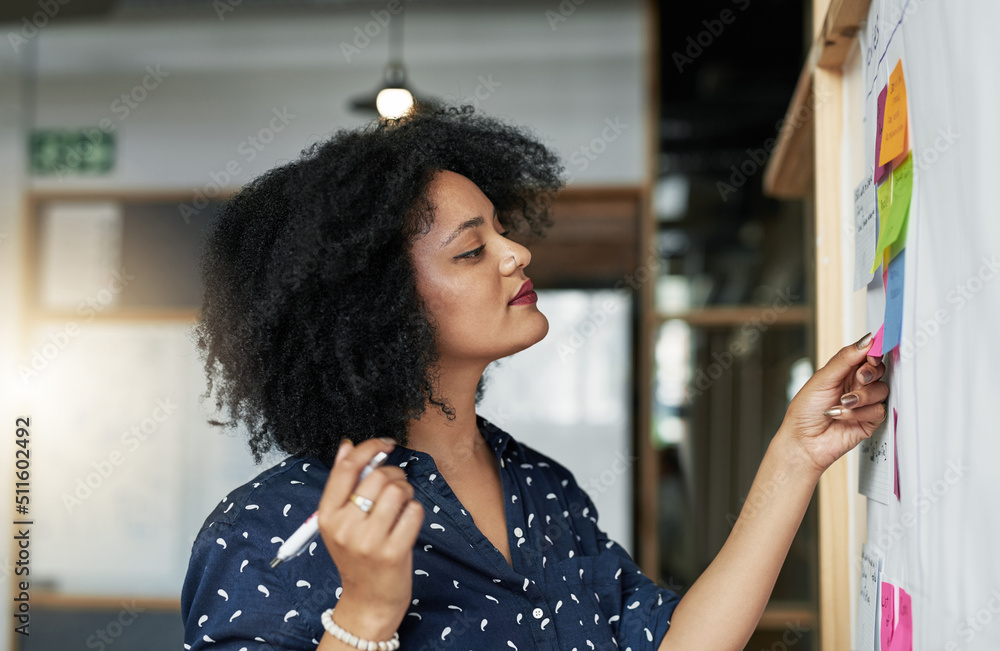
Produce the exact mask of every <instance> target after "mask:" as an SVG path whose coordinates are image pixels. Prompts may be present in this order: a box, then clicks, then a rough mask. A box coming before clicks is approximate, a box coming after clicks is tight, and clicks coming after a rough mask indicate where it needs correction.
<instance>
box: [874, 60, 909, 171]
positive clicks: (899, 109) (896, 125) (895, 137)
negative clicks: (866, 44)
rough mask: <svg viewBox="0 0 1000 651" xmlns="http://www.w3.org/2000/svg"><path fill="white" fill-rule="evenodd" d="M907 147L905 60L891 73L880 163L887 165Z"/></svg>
mask: <svg viewBox="0 0 1000 651" xmlns="http://www.w3.org/2000/svg"><path fill="white" fill-rule="evenodd" d="M905 148H906V80H905V79H903V60H902V59H900V60H899V61H897V62H896V67H895V68H894V69H893V71H892V74H891V75H889V94H888V96H887V97H886V99H885V115H884V117H883V122H882V145H881V151H879V157H878V158H879V160H878V164H879V165H885V164H886V163H888V162H889V161H891V160H892V159H893V158H896V157H897V156H899V155H900V154H902V153H903V151H904V150H905Z"/></svg>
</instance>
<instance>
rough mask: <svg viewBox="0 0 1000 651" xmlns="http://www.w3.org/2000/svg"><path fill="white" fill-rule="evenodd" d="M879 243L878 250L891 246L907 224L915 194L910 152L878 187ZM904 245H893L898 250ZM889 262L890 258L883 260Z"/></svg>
mask: <svg viewBox="0 0 1000 651" xmlns="http://www.w3.org/2000/svg"><path fill="white" fill-rule="evenodd" d="M877 195H878V219H879V228H878V243H876V244H875V250H876V251H882V250H884V249H886V248H889V247H891V246H892V245H893V243H895V242H896V240H897V239H898V238H899V235H900V233H903V232H905V231H904V230H903V228H904V225H905V224H906V221H907V220H906V216H907V214H908V213H909V210H910V197H912V196H913V155H912V154H909V155H907V157H906V158H904V159H903V162H902V163H900V164H899V167H897V168H896V169H894V170H892V174H890V175H889V178H888V179H886V180H885V182H884V183H882V185H880V186H879V188H878V192H877ZM900 248H902V246H899V247H893V251H894V252H895V251H898V250H899V249H900ZM879 262H880V260H879V259H878V256H876V259H875V263H874V264H873V265H872V271H875V269H876V268H877V267H878V263H879ZM882 262H884V263H885V264H888V260H883V261H882Z"/></svg>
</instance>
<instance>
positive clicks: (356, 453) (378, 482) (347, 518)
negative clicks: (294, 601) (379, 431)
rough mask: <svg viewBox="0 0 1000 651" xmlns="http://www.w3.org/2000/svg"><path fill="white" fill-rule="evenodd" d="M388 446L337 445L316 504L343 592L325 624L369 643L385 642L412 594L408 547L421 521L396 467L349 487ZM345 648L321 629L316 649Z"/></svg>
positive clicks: (380, 470) (410, 549) (417, 506)
mask: <svg viewBox="0 0 1000 651" xmlns="http://www.w3.org/2000/svg"><path fill="white" fill-rule="evenodd" d="M392 448H393V444H392V443H391V442H389V441H388V440H383V439H371V440H367V441H363V442H362V443H360V444H359V445H358V446H354V445H352V444H351V443H350V441H343V442H341V444H340V449H339V450H337V458H336V460H335V461H334V466H333V469H332V470H331V471H330V477H329V478H328V479H327V482H326V487H325V488H324V489H323V497H322V498H321V500H320V503H319V530H320V535H321V536H322V538H323V542H324V544H325V545H326V548H327V551H329V553H330V556H331V558H332V559H333V562H334V564H335V565H336V566H337V570H338V572H339V573H340V578H341V585H342V587H343V592H342V593H341V596H340V599H339V600H338V601H337V604H336V606H337V607H336V610H335V611H334V613H333V621H334V623H336V624H337V625H338V626H340V627H341V628H343V629H344V630H346V631H347V632H349V633H351V634H353V635H356V636H358V637H359V638H362V639H366V640H372V641H375V642H379V641H382V640H389V639H391V638H392V636H393V634H394V633H395V632H396V629H397V628H399V625H400V623H401V622H402V621H403V617H405V616H406V610H407V608H408V607H409V605H410V598H411V596H412V592H413V545H414V544H415V543H416V540H417V535H418V534H419V533H420V526H421V524H422V523H423V519H424V511H423V507H422V506H421V505H420V503H419V502H417V501H416V500H414V499H413V486H411V485H410V483H409V481H407V479H406V473H405V472H404V471H403V469H402V468H399V467H396V466H388V467H386V466H382V467H379V468H377V469H376V470H375V471H374V472H372V473H371V474H369V475H368V476H367V477H365V479H364V480H363V481H362V482H361V483H360V484H358V483H357V481H358V477H360V475H361V471H362V469H363V468H364V467H365V465H366V464H367V463H368V462H369V461H370V460H371V458H372V457H374V456H375V454H377V453H378V452H379V451H384V452H387V453H388V452H390V451H391V450H392ZM355 484H357V487H356V488H355ZM351 493H357V494H358V495H361V496H363V497H367V498H368V499H370V500H372V502H374V505H373V506H372V508H371V511H369V512H368V513H365V512H364V511H362V510H361V509H360V508H359V507H358V506H357V505H356V504H354V503H353V502H351V501H350V496H351ZM332 605H333V604H331V606H332ZM351 648H353V647H351V646H349V645H347V644H346V643H344V642H341V641H339V640H338V639H337V638H335V637H333V636H332V635H331V634H330V633H329V632H326V633H324V634H323V639H322V640H320V644H319V646H318V647H317V649H318V651H339V650H342V649H351Z"/></svg>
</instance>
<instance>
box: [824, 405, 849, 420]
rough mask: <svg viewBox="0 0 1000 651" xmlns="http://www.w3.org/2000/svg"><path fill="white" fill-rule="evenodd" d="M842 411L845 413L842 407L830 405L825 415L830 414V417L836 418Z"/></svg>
mask: <svg viewBox="0 0 1000 651" xmlns="http://www.w3.org/2000/svg"><path fill="white" fill-rule="evenodd" d="M842 413H844V410H843V409H841V408H840V407H830V408H829V409H827V410H826V411H824V412H823V415H824V416H829V417H830V418H835V417H837V416H839V415H841V414H842Z"/></svg>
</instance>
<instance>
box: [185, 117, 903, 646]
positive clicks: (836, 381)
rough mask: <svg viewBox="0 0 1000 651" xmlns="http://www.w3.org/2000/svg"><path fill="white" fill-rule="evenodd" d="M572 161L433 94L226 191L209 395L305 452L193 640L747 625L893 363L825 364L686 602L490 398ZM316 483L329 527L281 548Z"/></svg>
mask: <svg viewBox="0 0 1000 651" xmlns="http://www.w3.org/2000/svg"><path fill="white" fill-rule="evenodd" d="M561 171H562V168H561V167H560V166H559V163H558V161H557V159H556V157H555V156H554V155H553V154H552V153H551V152H550V151H548V150H547V149H546V148H545V147H544V146H543V145H541V144H540V143H539V142H537V141H536V140H535V139H534V138H533V137H532V136H531V135H529V134H528V133H526V132H524V131H522V130H519V129H517V128H514V127H511V126H508V125H505V124H503V123H501V122H499V121H497V120H495V119H492V118H487V117H484V116H480V115H475V114H474V113H472V112H471V111H469V110H456V109H448V110H443V109H434V108H426V109H421V110H418V111H416V112H415V113H413V114H411V115H410V116H408V117H405V118H403V119H400V120H394V121H380V122H377V123H373V124H371V125H369V126H367V127H365V128H363V129H359V130H357V131H341V132H339V133H337V134H336V135H335V136H334V137H333V138H332V139H331V140H330V141H328V142H326V143H323V144H321V145H317V146H314V147H313V148H312V149H311V150H309V151H308V152H306V154H305V155H304V156H303V157H302V158H301V159H299V160H297V161H294V162H292V163H289V164H288V165H285V166H283V167H279V168H277V169H274V170H272V171H270V172H268V173H267V174H265V175H264V176H262V177H261V178H259V179H256V180H255V181H253V182H252V183H250V184H249V185H248V186H247V187H246V188H244V189H243V190H242V191H241V192H240V193H239V194H237V195H236V196H235V197H234V198H233V199H232V200H231V201H230V202H229V203H228V204H227V206H226V208H225V209H224V211H223V212H222V214H221V216H220V218H219V220H218V223H217V225H216V226H215V228H214V231H213V232H212V234H211V236H210V238H209V240H208V243H207V249H206V253H205V258H204V262H203V273H204V277H205V283H206V293H205V303H204V308H203V314H202V320H201V323H200V324H199V326H198V335H199V346H200V348H201V349H202V351H203V352H204V354H205V361H206V369H207V376H208V381H209V392H210V393H211V392H212V391H214V392H215V393H216V405H217V407H218V408H220V409H226V410H228V412H229V415H230V417H231V420H230V421H229V422H228V424H229V425H231V426H232V425H235V423H236V422H242V423H243V424H245V425H246V427H247V429H248V431H249V435H250V438H249V442H250V446H251V449H252V451H253V453H254V455H255V458H256V459H257V461H258V462H259V461H260V459H261V455H262V454H263V453H265V452H267V451H268V450H270V449H271V448H273V447H277V448H278V449H280V450H282V451H284V452H286V453H287V454H289V455H290V456H289V457H288V458H286V459H285V460H284V461H283V462H281V463H280V464H278V465H276V466H274V467H272V468H269V469H267V470H265V471H264V472H262V473H261V474H260V475H259V476H258V477H257V478H255V479H254V480H253V481H251V482H248V483H247V484H245V485H244V486H241V487H239V488H237V489H235V490H234V491H233V492H232V493H230V495H228V496H227V497H226V498H224V499H223V501H222V503H220V504H219V505H218V507H217V508H216V509H215V510H214V512H213V513H212V514H211V515H210V516H209V517H208V518H207V519H206V521H205V525H204V526H203V528H202V530H201V532H200V533H199V536H198V538H197V540H196V541H195V543H194V546H193V549H192V555H191V561H190V565H189V570H188V574H187V577H186V580H185V584H184V590H183V595H182V612H183V617H184V620H185V629H186V633H185V648H189V649H201V648H219V649H234V650H237V649H243V648H246V649H267V648H270V649H313V648H319V649H322V650H324V651H325V650H334V649H346V648H355V647H357V648H373V649H374V648H395V646H396V644H397V642H401V643H402V646H403V647H405V648H406V649H432V648H450V647H454V648H460V649H467V648H470V649H515V650H521V651H524V650H525V649H574V648H575V649H580V650H581V651H583V650H584V649H617V648H621V649H626V648H631V649H633V651H638V650H639V649H713V650H715V649H742V648H743V646H744V644H745V643H746V641H747V640H748V639H749V637H750V635H751V633H752V632H753V630H754V627H755V626H756V623H757V621H758V619H759V618H760V615H761V613H762V612H763V609H764V606H765V604H766V603H767V600H768V596H769V595H770V592H771V590H772V588H773V585H774V581H775V578H776V576H777V574H778V570H779V569H780V567H781V564H782V562H783V560H784V558H785V555H786V553H787V551H788V547H789V545H790V543H791V540H792V537H793V535H794V533H795V530H796V529H797V527H798V526H799V523H800V521H801V518H802V515H803V513H804V511H805V509H806V506H807V505H808V502H809V499H810V496H811V495H812V492H813V489H814V488H815V485H816V482H817V480H818V478H819V476H820V474H821V473H822V472H823V470H824V469H825V468H826V467H828V466H829V465H830V464H831V463H833V462H834V461H835V460H836V459H837V458H838V457H840V456H841V455H842V454H844V453H845V452H847V451H848V450H849V449H851V448H852V447H854V446H855V445H857V443H858V442H860V441H861V440H862V439H864V438H866V437H868V436H870V435H871V433H872V431H873V430H874V429H875V428H876V426H877V425H878V424H879V423H880V422H881V421H882V420H884V418H885V406H884V405H883V404H880V403H881V402H882V401H883V400H884V399H885V398H886V396H887V395H888V387H887V386H886V384H885V383H883V382H881V381H879V379H880V378H881V377H882V373H883V371H884V367H883V366H882V364H881V362H880V361H879V360H875V359H871V360H866V355H865V353H866V351H867V349H868V346H869V344H870V342H871V336H870V335H866V336H865V337H864V338H862V340H861V341H859V342H858V343H857V344H855V345H850V346H847V347H845V348H844V349H842V350H841V351H840V352H839V353H838V354H837V355H836V356H835V357H834V358H833V359H832V360H830V362H829V363H828V364H827V365H826V366H825V367H823V368H822V369H820V370H819V371H818V372H817V373H816V374H815V375H814V376H813V377H812V378H811V379H810V380H809V382H808V383H807V384H806V385H805V387H803V389H802V390H801V391H800V392H799V394H798V395H797V396H796V397H795V399H794V400H793V401H792V403H791V405H790V406H789V408H788V412H787V414H786V416H785V419H784V422H783V423H782V426H781V428H780V429H779V431H778V432H777V434H776V435H775V437H774V439H773V440H772V442H771V444H770V446H769V448H768V451H767V454H766V455H765V457H764V460H763V462H762V464H761V467H760V470H759V472H758V475H757V477H756V480H755V481H754V484H753V487H752V488H751V491H750V493H749V494H748V496H747V500H746V504H747V505H753V508H750V506H748V507H747V508H745V509H744V510H743V513H741V515H740V517H739V520H738V521H737V523H736V525H735V526H734V527H733V531H732V533H731V534H730V537H729V540H728V541H727V543H726V545H725V546H724V547H723V549H722V550H721V551H720V553H719V555H718V557H717V558H716V559H715V560H714V561H713V563H712V564H711V565H710V566H709V567H708V569H707V570H706V571H705V572H704V574H703V575H702V576H701V578H699V579H698V581H697V582H695V584H694V585H693V586H692V587H691V589H690V590H689V591H688V592H687V594H686V595H685V596H684V598H683V599H679V598H678V596H677V595H676V594H674V593H673V592H671V591H669V590H667V589H665V588H661V587H659V586H658V585H657V584H656V583H654V582H653V581H652V580H651V579H649V578H647V577H645V576H643V575H642V573H641V572H640V571H639V569H638V567H637V566H636V565H635V563H634V562H633V561H632V559H631V558H630V557H629V556H628V554H627V552H625V550H624V549H623V548H622V547H620V546H619V545H618V544H616V543H615V542H613V541H611V540H608V538H607V536H606V535H604V533H603V532H602V531H601V530H600V529H599V528H598V526H597V513H596V510H595V508H594V505H593V503H592V502H591V501H590V499H589V498H588V496H587V494H586V493H585V492H583V491H582V490H581V489H580V488H579V486H578V485H577V483H576V481H575V479H574V477H573V475H572V474H571V473H570V472H569V471H567V470H566V469H565V468H564V467H562V466H561V465H559V464H558V463H557V462H555V461H554V460H552V459H550V458H548V457H546V456H544V455H542V454H540V453H538V452H537V451H535V450H533V449H531V448H530V447H528V446H525V445H522V444H520V443H518V442H517V441H516V440H515V439H513V438H512V437H511V436H510V435H509V434H508V433H506V432H504V431H502V430H500V429H499V428H497V427H496V426H494V425H493V424H492V423H489V422H488V421H486V420H485V419H483V418H481V417H480V416H478V415H477V414H476V412H475V409H476V404H477V400H478V398H479V397H481V395H482V390H483V380H482V378H483V372H484V370H485V369H486V367H487V366H488V365H489V364H490V362H492V361H494V360H497V359H500V358H503V357H505V356H508V355H511V354H513V353H516V352H518V351H520V350H523V349H525V348H527V347H529V346H531V345H533V344H535V343H537V342H538V341H540V340H541V339H542V338H543V337H544V336H545V334H546V332H547V330H548V322H547V321H546V319H545V316H544V315H542V313H541V312H539V311H538V309H537V307H536V305H535V295H534V292H533V291H532V288H531V281H530V279H529V278H528V276H527V274H526V268H527V267H528V265H529V264H530V262H531V254H530V252H529V251H528V249H527V248H525V247H524V246H522V245H521V244H518V243H517V242H516V241H515V240H513V239H510V238H509V235H511V231H512V230H513V231H517V232H520V233H522V234H528V233H532V234H540V233H542V232H543V230H544V228H545V226H547V225H548V218H547V213H548V205H549V201H550V199H551V197H552V195H553V194H554V192H555V191H556V190H557V189H558V188H559V187H560V185H561V180H560V173H561ZM379 451H383V452H386V453H388V454H389V456H388V459H387V461H386V463H385V464H384V465H383V466H381V467H380V468H378V469H377V470H375V471H374V472H372V473H371V474H370V475H369V476H367V477H366V478H364V479H363V480H362V481H361V482H360V483H359V484H357V485H356V483H357V481H358V478H359V476H360V473H361V470H362V468H363V467H364V466H365V464H366V463H367V462H368V461H369V460H370V459H372V457H373V456H374V455H375V454H376V453H377V452H379ZM317 504H318V505H319V506H318V510H319V527H320V534H321V539H320V540H319V541H317V542H315V543H314V544H313V545H311V546H310V548H309V550H308V553H306V554H303V555H302V556H301V557H298V558H295V559H292V560H289V561H288V562H285V563H282V564H280V565H278V566H277V567H276V568H271V567H270V565H269V561H270V560H271V559H272V558H273V557H274V556H275V552H276V550H277V548H278V546H279V545H280V544H281V543H282V542H283V541H284V540H285V539H286V538H287V537H288V536H289V535H290V534H291V533H292V532H293V531H295V529H296V528H297V527H298V526H299V525H300V524H301V523H302V521H303V520H304V519H305V518H306V517H308V516H309V515H310V514H311V513H312V512H313V510H315V509H316V508H317V506H316V505H317ZM330 609H333V610H332V611H331V610H330ZM720 615H721V619H720ZM720 624H724V625H720ZM335 634H336V636H335ZM350 636H354V637H353V638H351V637H350ZM341 638H343V639H348V640H351V639H353V640H354V642H355V646H348V644H347V643H345V642H343V641H341ZM357 640H362V642H358V641H357ZM365 641H366V642H365Z"/></svg>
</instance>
